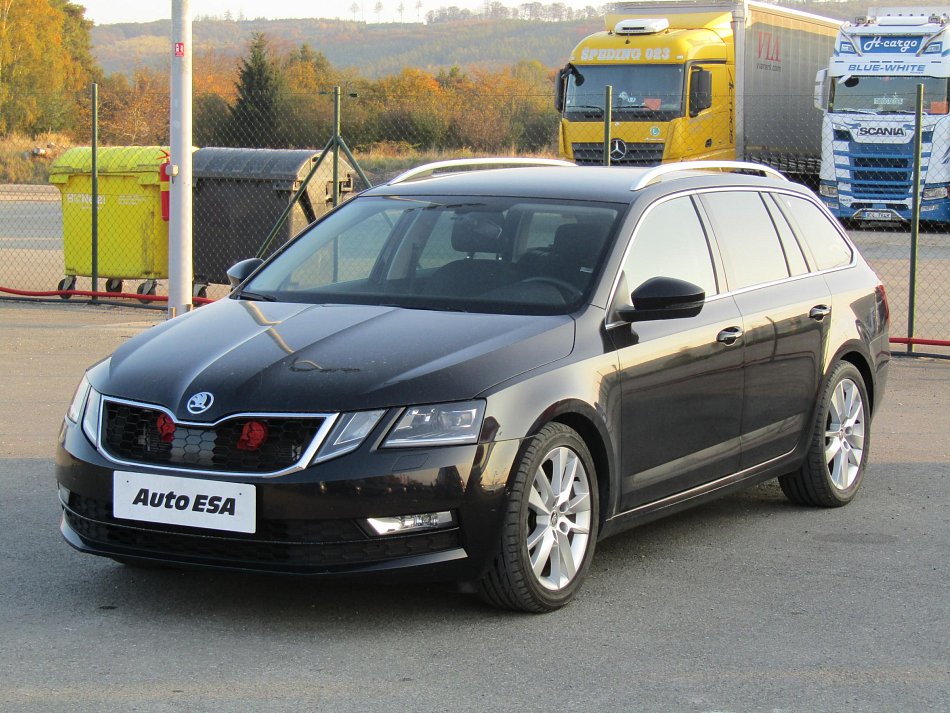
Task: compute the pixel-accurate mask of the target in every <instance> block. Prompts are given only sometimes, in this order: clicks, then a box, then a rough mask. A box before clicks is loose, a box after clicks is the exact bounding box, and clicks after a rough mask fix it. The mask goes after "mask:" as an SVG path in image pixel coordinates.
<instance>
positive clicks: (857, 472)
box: [779, 361, 871, 507]
mask: <svg viewBox="0 0 950 713" xmlns="http://www.w3.org/2000/svg"><path fill="white" fill-rule="evenodd" d="M870 415H871V413H870V401H869V400H868V392H867V387H866V386H865V384H864V378H863V377H862V376H861V372H859V371H858V370H857V368H855V366H854V365H853V364H850V363H848V362H844V361H843V362H839V363H838V365H837V366H835V368H834V369H833V370H832V372H831V376H830V377H829V379H828V383H827V385H826V386H825V389H824V391H823V392H822V398H821V402H820V404H819V408H818V416H817V418H816V419H815V425H814V429H813V431H812V440H811V446H810V448H809V452H808V456H807V457H806V459H805V462H804V463H803V464H802V467H801V468H800V469H799V470H798V471H797V472H795V473H789V474H788V475H783V476H781V477H780V478H779V484H780V485H781V487H782V492H783V493H785V496H786V497H787V498H788V499H789V500H791V501H792V502H793V503H796V504H798V505H812V506H820V507H841V506H842V505H847V504H848V503H849V502H851V501H852V500H853V499H854V496H855V495H856V494H857V492H858V488H860V487H861V481H862V480H863V479H864V466H865V464H866V463H867V459H868V453H869V451H868V448H869V446H870V444H871V420H870Z"/></svg>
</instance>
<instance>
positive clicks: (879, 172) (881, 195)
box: [839, 142, 914, 208]
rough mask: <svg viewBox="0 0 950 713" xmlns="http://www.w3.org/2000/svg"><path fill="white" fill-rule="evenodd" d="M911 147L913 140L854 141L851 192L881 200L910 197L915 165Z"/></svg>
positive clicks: (871, 200) (859, 197) (869, 199)
mask: <svg viewBox="0 0 950 713" xmlns="http://www.w3.org/2000/svg"><path fill="white" fill-rule="evenodd" d="M910 148H911V145H910V144H863V143H855V142H852V143H851V144H850V148H849V153H850V168H851V192H852V195H853V196H854V198H855V200H856V201H859V202H860V201H865V202H869V203H881V202H886V201H894V200H901V199H904V198H907V197H909V196H910V186H911V182H912V181H911V178H912V171H913V166H914V163H913V158H912V156H911V155H910ZM839 160H840V159H839ZM901 207H902V208H906V206H901Z"/></svg>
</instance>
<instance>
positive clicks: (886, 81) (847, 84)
mask: <svg viewBox="0 0 950 713" xmlns="http://www.w3.org/2000/svg"><path fill="white" fill-rule="evenodd" d="M921 83H922V84H923V85H924V114H946V113H947V110H948V102H947V79H946V78H945V77H859V76H856V75H852V76H850V77H846V78H844V81H841V80H840V79H838V80H835V81H833V82H832V83H831V101H830V103H829V107H828V110H829V111H837V112H853V113H856V114H913V113H914V112H915V107H916V105H917V85H918V84H921Z"/></svg>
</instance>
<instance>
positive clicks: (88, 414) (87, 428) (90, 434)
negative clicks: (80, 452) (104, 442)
mask: <svg viewBox="0 0 950 713" xmlns="http://www.w3.org/2000/svg"><path fill="white" fill-rule="evenodd" d="M101 402H102V398H101V397H100V395H99V392H98V391H96V390H95V389H94V388H92V387H91V386H90V387H89V396H88V397H87V398H86V408H85V412H84V413H83V417H82V431H83V433H85V434H86V437H87V438H88V439H89V440H90V441H92V445H94V446H96V447H98V446H99V404H100V403H101Z"/></svg>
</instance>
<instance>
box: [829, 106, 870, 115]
mask: <svg viewBox="0 0 950 713" xmlns="http://www.w3.org/2000/svg"><path fill="white" fill-rule="evenodd" d="M831 112H832V113H833V114H838V113H842V114H870V115H871V116H876V115H877V112H876V111H870V110H868V109H839V108H838V107H835V108H834V109H832V110H831Z"/></svg>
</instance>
